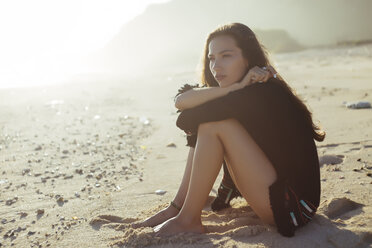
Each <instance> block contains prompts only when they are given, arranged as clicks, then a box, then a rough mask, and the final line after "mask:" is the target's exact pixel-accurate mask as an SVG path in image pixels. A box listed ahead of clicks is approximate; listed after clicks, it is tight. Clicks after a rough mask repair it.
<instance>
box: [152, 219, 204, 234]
mask: <svg viewBox="0 0 372 248" xmlns="http://www.w3.org/2000/svg"><path fill="white" fill-rule="evenodd" d="M154 231H155V236H158V237H165V236H169V235H172V234H177V233H182V232H189V233H199V234H200V233H205V228H204V226H203V225H202V224H201V222H200V223H187V222H184V221H182V220H181V219H180V218H177V216H176V217H173V218H171V219H169V220H167V221H165V222H164V223H162V224H160V225H158V226H156V227H155V228H154Z"/></svg>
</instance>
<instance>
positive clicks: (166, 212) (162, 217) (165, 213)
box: [132, 206, 179, 228]
mask: <svg viewBox="0 0 372 248" xmlns="http://www.w3.org/2000/svg"><path fill="white" fill-rule="evenodd" d="M178 212H179V211H178V210H177V209H175V208H174V207H172V206H169V207H167V208H164V209H163V210H161V211H160V212H158V213H157V214H155V215H153V216H151V217H149V218H147V219H145V220H144V221H142V222H139V223H134V224H132V227H133V228H140V227H154V226H157V225H159V224H161V223H163V222H164V221H166V220H168V219H170V218H173V217H174V216H176V215H177V214H178Z"/></svg>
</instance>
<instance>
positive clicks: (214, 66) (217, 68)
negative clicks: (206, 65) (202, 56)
mask: <svg viewBox="0 0 372 248" xmlns="http://www.w3.org/2000/svg"><path fill="white" fill-rule="evenodd" d="M212 69H213V70H214V71H218V70H220V69H221V65H220V62H219V61H217V59H216V60H215V61H214V63H213V65H212Z"/></svg>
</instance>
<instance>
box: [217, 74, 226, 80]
mask: <svg viewBox="0 0 372 248" xmlns="http://www.w3.org/2000/svg"><path fill="white" fill-rule="evenodd" d="M225 77H226V76H223V75H222V76H216V79H217V80H218V81H221V80H222V79H224V78H225Z"/></svg>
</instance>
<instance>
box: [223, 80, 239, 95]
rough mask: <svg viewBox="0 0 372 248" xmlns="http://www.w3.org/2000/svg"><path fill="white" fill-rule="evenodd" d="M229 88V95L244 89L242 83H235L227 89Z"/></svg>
mask: <svg viewBox="0 0 372 248" xmlns="http://www.w3.org/2000/svg"><path fill="white" fill-rule="evenodd" d="M226 88H227V91H228V92H227V93H229V92H233V91H236V90H239V89H241V88H242V84H241V83H240V82H237V83H233V84H231V85H229V86H227V87H226Z"/></svg>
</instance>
